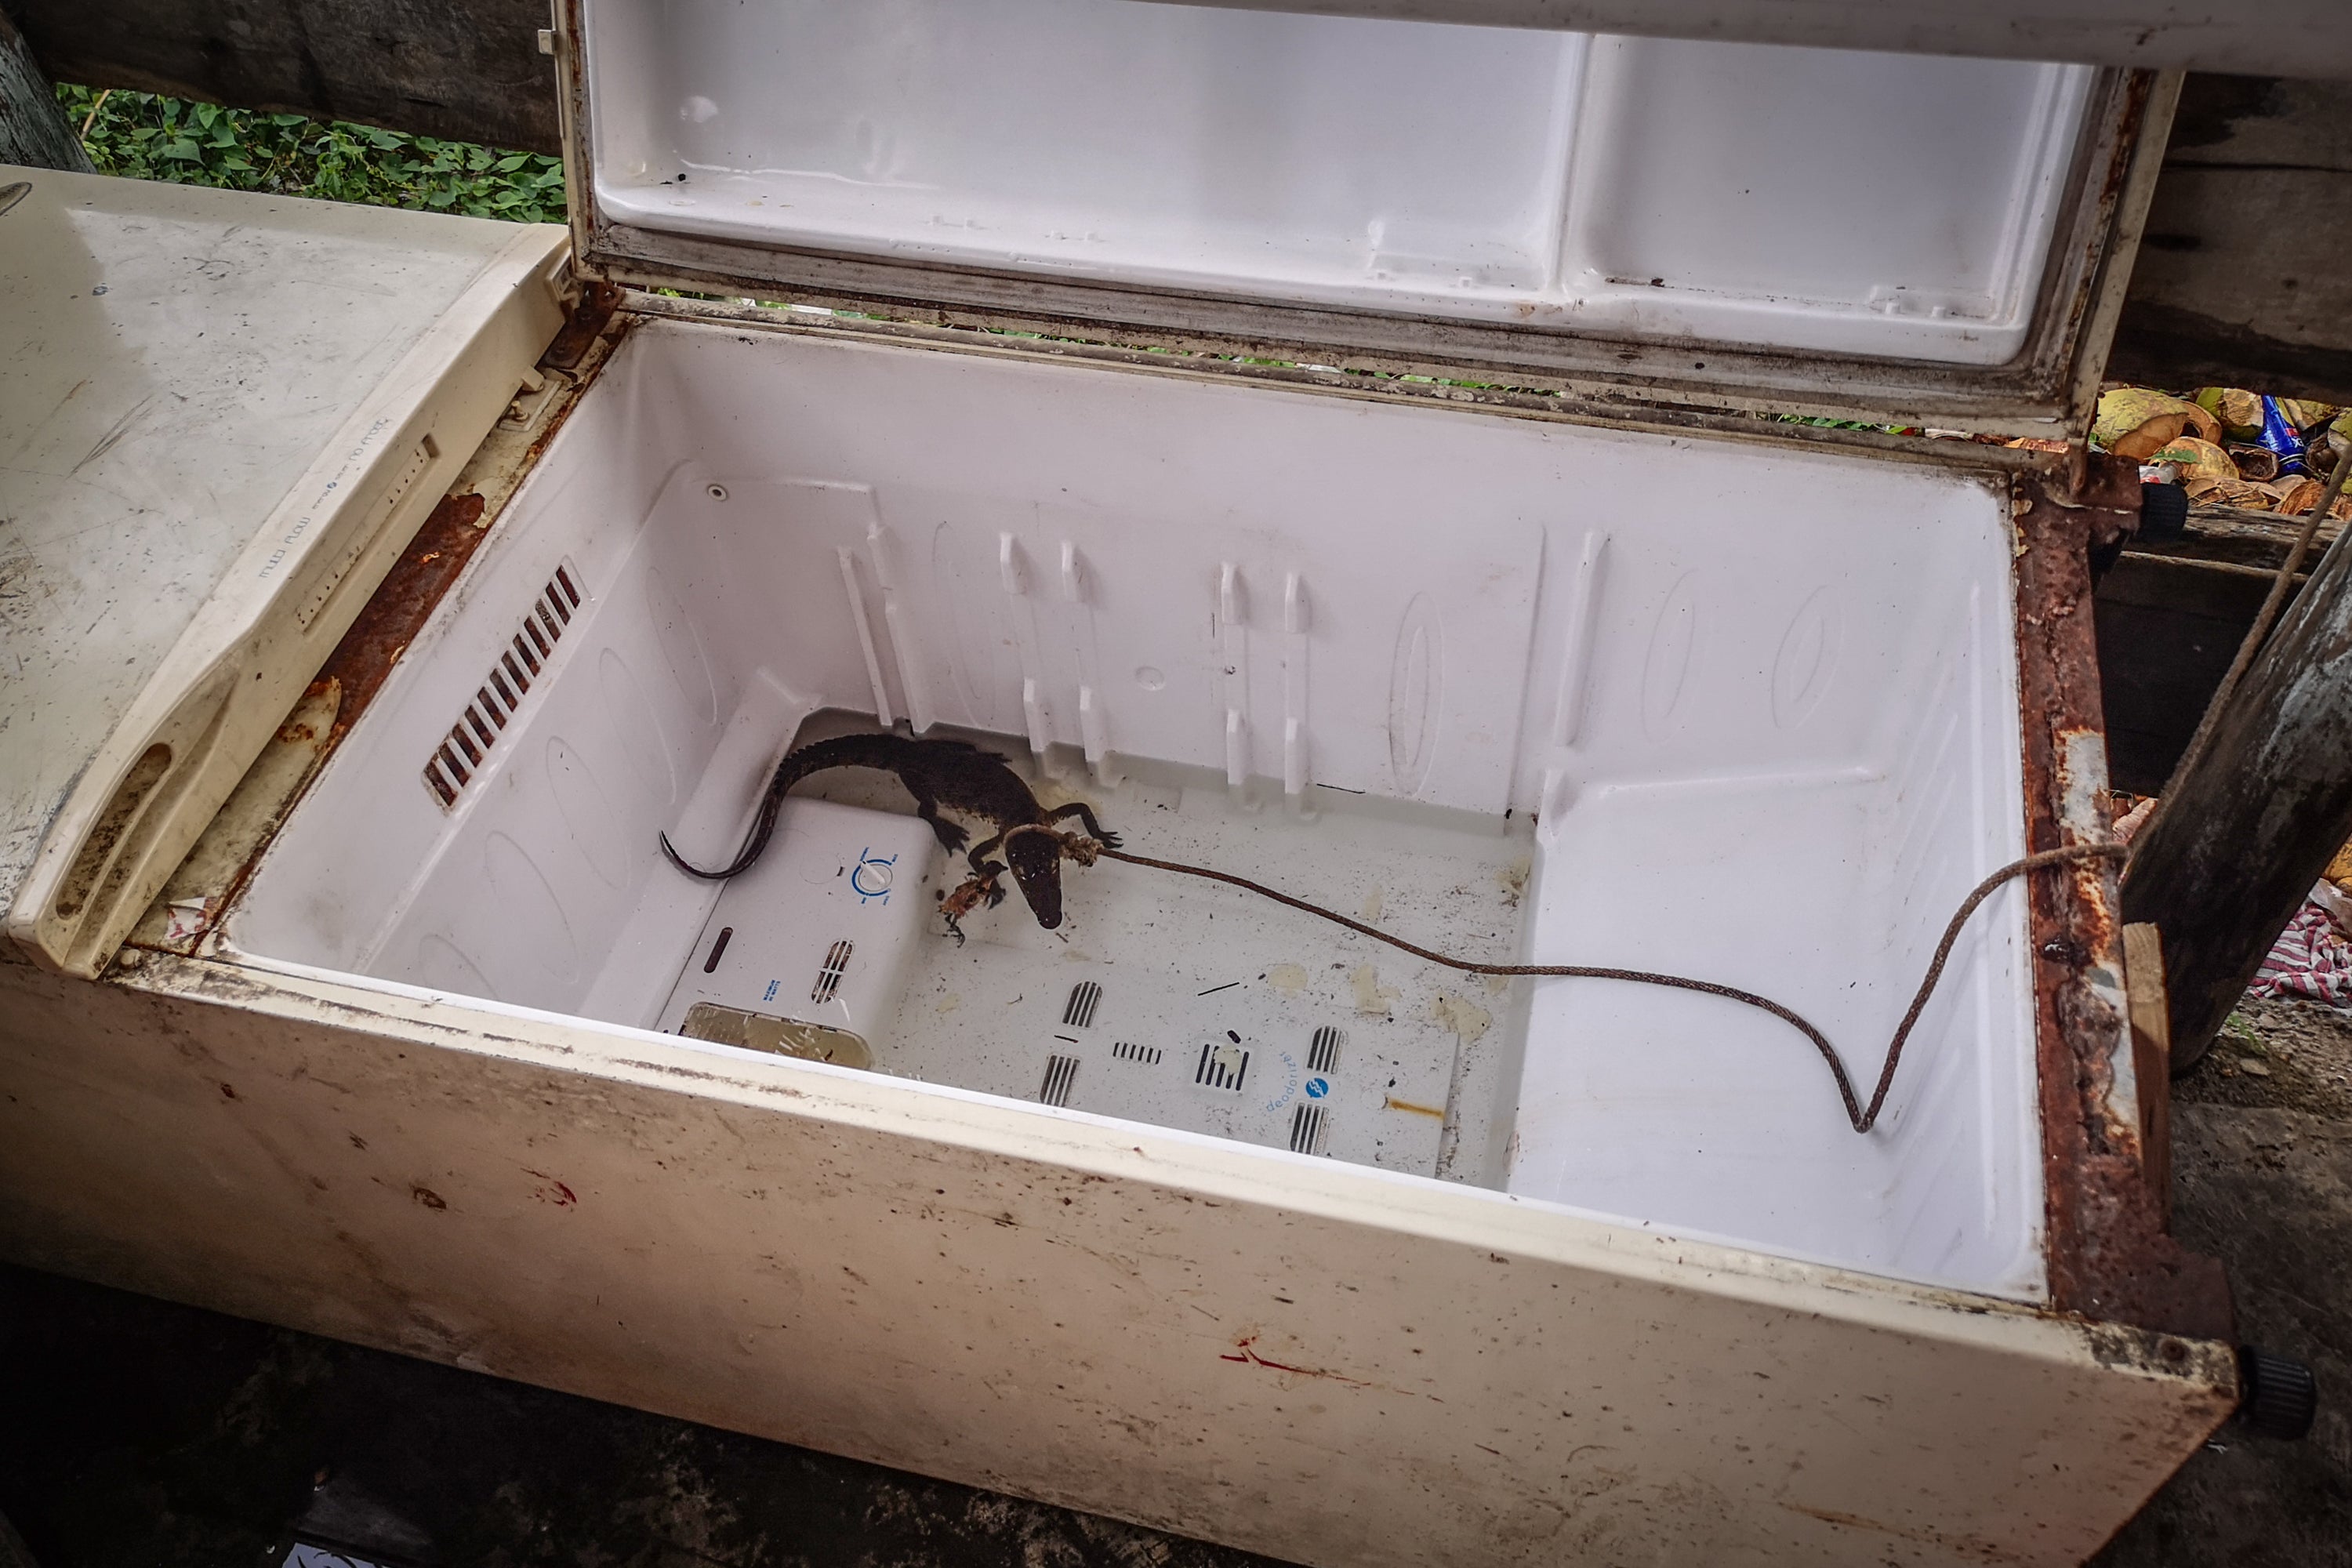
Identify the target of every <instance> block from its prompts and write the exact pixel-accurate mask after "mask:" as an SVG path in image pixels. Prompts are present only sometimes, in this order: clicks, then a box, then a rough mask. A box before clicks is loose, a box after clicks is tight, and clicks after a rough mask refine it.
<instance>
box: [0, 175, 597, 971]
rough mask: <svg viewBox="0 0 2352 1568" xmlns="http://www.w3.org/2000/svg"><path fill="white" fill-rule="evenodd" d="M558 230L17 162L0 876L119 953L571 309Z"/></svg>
mask: <svg viewBox="0 0 2352 1568" xmlns="http://www.w3.org/2000/svg"><path fill="white" fill-rule="evenodd" d="M566 255H567V251H566V244H565V236H564V234H563V231H562V229H560V228H556V227H554V226H546V225H541V226H530V227H525V226H517V225H512V224H503V223H491V222H487V221H482V220H477V219H471V218H457V217H445V216H429V215H425V214H421V213H410V212H400V211H393V210H386V209H382V208H373V207H360V206H347V205H338V204H333V203H328V202H313V201H301V200H296V199H292V198H287V197H277V196H264V195H247V194H240V193H233V192H224V191H213V190H204V189H198V188H194V187H189V186H182V185H170V184H150V183H146V182H142V181H135V180H122V179H112V178H107V177H103V176H91V175H79V174H59V173H57V172H54V171H50V170H42V169H19V168H11V167H5V166H0V299H5V300H7V301H9V307H8V308H7V309H5V310H0V906H5V908H6V909H7V927H8V934H9V936H10V938H11V939H12V940H13V942H15V943H16V945H17V946H18V947H20V948H21V949H23V950H24V951H25V952H27V953H29V954H30V955H31V956H32V957H33V958H34V959H35V960H37V962H40V963H46V964H47V965H49V966H51V967H55V968H59V969H65V970H68V971H72V972H76V973H95V972H96V970H97V969H98V968H99V967H100V965H102V964H103V963H105V962H106V960H107V959H108V958H109V957H110V955H111V953H112V952H113V950H114V948H115V947H116V946H117V945H118V944H119V943H120V942H121V938H122V936H123V934H124V933H125V932H126V931H128V930H129V928H130V926H131V923H132V922H133V921H136V919H137V918H138V916H139V915H140V914H141V913H142V911H143V910H144V909H145V908H146V905H147V903H148V901H149V900H152V898H153V897H154V896H155V893H156V892H157V890H158V889H159V888H160V887H161V885H162V882H163V879H164V877H166V876H167V875H168V874H169V873H170V871H171V870H172V868H173V867H174V866H175V865H176V864H177V863H178V861H179V859H180V857H181V856H182V855H183V854H184V853H185V851H186V849H187V847H188V846H189V844H190V843H192V842H193V841H194V837H195V836H196V835H197V833H199V832H200V831H201V830H202V829H203V827H204V826H205V823H206V822H207V821H209V820H210V818H211V816H212V814H213V812H214V811H215V810H216V809H218V807H219V805H220V802H221V801H222V800H223V799H224V798H225V797H226V795H227V793H228V791H229V789H230V788H231V787H232V786H233V785H234V784H236V781H237V779H238V778H239V777H241V776H242V775H243V773H244V772H245V769H246V767H247V764H248V763H250V762H251V761H252V759H253V757H254V755H255V754H256V753H257V752H258V750H259V748H260V746H261V743H262V742H263V741H264V739H265V738H266V737H267V736H268V734H269V733H270V731H272V730H273V729H274V728H275V727H276V726H277V725H278V722H279V721H281V720H282V719H283V718H284V716H285V714H286V711H287V710H288V709H289V707H290V706H291V705H292V702H293V700H294V699H295V698H296V697H297V696H298V695H299V693H300V692H301V690H302V689H303V686H304V685H305V683H307V682H308V681H309V679H310V676H311V674H312V672H314V671H315V670H316V669H317V668H319V666H320V662H321V661H322V660H323V658H325V656H326V654H327V653H328V652H329V651H330V650H331V649H332V648H333V647H334V645H335V643H336V641H337V640H338V639H339V638H340V637H341V635H342V632H343V630H344V629H345V628H346V627H347V626H349V625H350V623H351V621H352V617H353V616H355V615H356V614H357V612H358V610H359V607H360V606H361V605H362V604H363V603H364V602H365V601H366V599H367V597H368V595H370V594H371V593H373V591H374V588H375V585H376V584H377V582H378V581H380V580H381V578H382V576H383V572H384V570H385V569H386V568H387V567H388V566H389V564H390V563H391V562H392V560H393V559H394V558H395V557H396V555H397V553H398V552H399V551H400V549H401V548H402V547H403V546H404V544H405V543H406V542H407V541H408V539H409V538H410V537H411V536H412V535H413V534H414V532H415V528H416V525H417V524H418V523H419V522H420V521H422V520H423V518H424V517H425V515H426V513H428V512H429V511H430V510H431V509H432V507H433V505H434V503H435V502H436V500H438V498H439V497H440V495H441V494H442V493H443V491H444V490H446V488H447V486H448V484H449V482H450V480H451V479H454V478H455V477H456V474H457V469H458V468H460V467H461V466H462V465H463V464H464V462H465V461H466V459H467V457H469V456H470V455H471V454H472V452H473V450H474V448H475V447H477V446H478V445H479V443H480V441H481V438H482V437H483V436H484V435H485V434H486V433H487V432H488V429H489V427H490V426H491V425H492V423H493V422H494V421H496V419H497V418H498V417H499V414H500V413H501V412H502V411H503V410H504V409H505V407H506V405H507V403H508V401H509V399H510V398H511V397H512V395H513V394H514V391H515V388H516V385H517V383H518V381H519V380H520V377H521V375H522V374H525V373H526V372H528V371H529V369H530V366H531V364H532V362H533V361H534V360H536V359H537V357H538V355H539V353H540V352H541V349H542V348H544V346H545V345H546V343H547V342H548V340H549V339H550V338H551V336H552V335H553V334H554V332H555V331H556V330H557V328H558V327H559V326H560V325H561V324H562V306H561V302H560V300H559V297H558V290H559V289H561V288H562V286H563V285H564V283H565V281H566V279H565V265H564V264H565V258H566Z"/></svg>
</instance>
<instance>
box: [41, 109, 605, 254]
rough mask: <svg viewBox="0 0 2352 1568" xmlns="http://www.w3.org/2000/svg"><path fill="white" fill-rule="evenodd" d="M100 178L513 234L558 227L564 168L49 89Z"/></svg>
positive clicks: (324, 127) (452, 146)
mask: <svg viewBox="0 0 2352 1568" xmlns="http://www.w3.org/2000/svg"><path fill="white" fill-rule="evenodd" d="M58 104H59V106H60V107H61V108H63V109H64V110H65V112H66V115H67V118H68V121H70V122H71V123H72V124H73V125H74V126H75V128H76V129H78V130H79V132H81V140H82V145H83V146H85V147H87V148H88V149H89V156H90V162H92V163H95V164H97V165H98V167H99V171H100V173H101V174H125V175H129V176H131V178H134V179H142V180H169V181H173V182H174V183H175V184H184V185H213V186H216V187H219V188H221V189H225V190H236V191H268V192H274V193H276V194H278V195H289V196H317V197H320V198H322V199H324V200H327V201H336V202H363V203H366V204H368V205H372V206H388V207H408V208H411V209H413V210H416V211H421V212H447V213H462V214H464V215H466V216H469V217H495V218H509V219H512V220H513V221H515V222H517V223H562V221H563V214H564V206H563V164H562V160H560V159H557V158H551V157H547V156H545V155H544V154H541V153H506V152H501V151H499V149H497V148H495V147H481V146H477V145H475V144H474V143H472V142H442V141H437V140H436V139H435V138H433V137H430V136H411V135H408V134H406V133H405V132H399V131H384V130H380V129H378V128H377V127H375V126H373V125H353V124H350V123H348V122H346V121H318V120H312V119H310V118H309V117H308V116H305V115H300V114H264V113H261V112H259V111H257V110H243V109H223V108H221V107H220V106H219V105H217V104H211V103H190V102H187V101H184V100H181V99H176V98H161V97H158V96H156V95H154V94H152V93H145V92H126V91H121V90H119V89H116V90H108V91H103V92H100V91H93V90H92V89H89V88H86V87H74V86H70V85H67V84H63V83H61V84H59V86H58Z"/></svg>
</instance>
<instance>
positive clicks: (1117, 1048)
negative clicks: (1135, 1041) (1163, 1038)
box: [1110, 1040, 1160, 1068]
mask: <svg viewBox="0 0 2352 1568" xmlns="http://www.w3.org/2000/svg"><path fill="white" fill-rule="evenodd" d="M1110 1054H1111V1055H1113V1056H1115V1057H1117V1058H1118V1059H1119V1060H1121V1061H1123V1062H1141V1063H1142V1064H1143V1065H1144V1066H1145V1067H1148V1068H1149V1067H1158V1066H1159V1065H1160V1047H1158V1046H1138V1045H1130V1044H1129V1042H1127V1041H1125V1040H1120V1041H1118V1042H1117V1043H1116V1044H1114V1045H1113V1046H1112V1047H1111V1048H1110Z"/></svg>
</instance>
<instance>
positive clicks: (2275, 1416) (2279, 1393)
mask: <svg viewBox="0 0 2352 1568" xmlns="http://www.w3.org/2000/svg"><path fill="white" fill-rule="evenodd" d="M2238 1387H2239V1394H2238V1423H2239V1425H2240V1426H2243V1427H2245V1428H2246V1430H2248V1431H2249V1432H2252V1433H2253V1434H2254V1435H2255V1436H2258V1437H2276V1438H2278V1439H2280V1440H2281V1441H2283V1442H2288V1443H2293V1442H2298V1441H2300V1440H2301V1439H2303V1438H2304V1437H2306V1436H2310V1433H2311V1422H2312V1417H2313V1416H2315V1415H2317V1414H2318V1413H2319V1380H2318V1379H2316V1378H2315V1377H2313V1376H2312V1375H2311V1369H2310V1368H2309V1367H2307V1366H2305V1365H2304V1364H2303V1363H2301V1362H2299V1361H2290V1360H2288V1359H2287V1358H2286V1357H2285V1356H2283V1355H2273V1354H2271V1353H2270V1352H2268V1351H2264V1350H2257V1349H2255V1348H2254V1347H2253V1346H2252V1345H2240V1346H2239V1347H2238Z"/></svg>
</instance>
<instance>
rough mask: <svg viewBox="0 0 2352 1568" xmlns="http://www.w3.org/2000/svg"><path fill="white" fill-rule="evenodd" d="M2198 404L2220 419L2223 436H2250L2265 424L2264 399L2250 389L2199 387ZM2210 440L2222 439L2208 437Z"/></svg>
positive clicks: (2206, 437) (2201, 432) (2200, 432)
mask: <svg viewBox="0 0 2352 1568" xmlns="http://www.w3.org/2000/svg"><path fill="white" fill-rule="evenodd" d="M2195 401H2196V404H2197V406H2198V407H2200V408H2202V409H2204V410H2205V411H2206V412H2207V413H2208V414H2210V415H2212V416H2214V417H2215V418H2216V419H2217V420H2219V421H2220V423H2221V426H2222V429H2223V434H2224V435H2231V436H2240V435H2248V434H2251V433H2252V432H2254V431H2257V430H2260V429H2261V428H2262V427H2263V400H2262V395H2260V394H2259V393H2252V392H2247V391H2245V390H2243V389H2242V388H2240V387H2235V386H2206V387H2200V388H2199V389H2198V392H2197V397H2196V400H2195ZM2198 434H2199V435H2200V436H2204V438H2205V439H2206V440H2208V441H2219V440H2221V436H2205V433H2204V432H2203V431H2201V430H2200V431H2199V432H2198Z"/></svg>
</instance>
